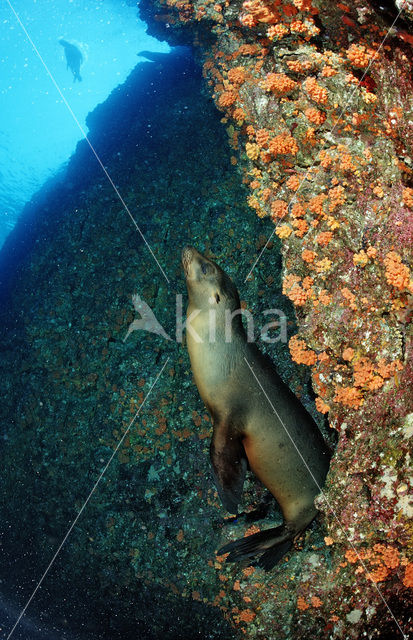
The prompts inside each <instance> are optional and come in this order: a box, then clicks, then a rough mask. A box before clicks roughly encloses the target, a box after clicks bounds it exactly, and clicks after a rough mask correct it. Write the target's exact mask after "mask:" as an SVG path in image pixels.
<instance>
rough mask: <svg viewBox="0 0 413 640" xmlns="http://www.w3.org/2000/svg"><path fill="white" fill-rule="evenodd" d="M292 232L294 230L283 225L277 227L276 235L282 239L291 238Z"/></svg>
mask: <svg viewBox="0 0 413 640" xmlns="http://www.w3.org/2000/svg"><path fill="white" fill-rule="evenodd" d="M292 232H293V230H292V229H291V227H290V226H289V225H288V224H282V225H281V226H279V227H277V229H276V230H275V233H276V234H277V236H278V237H279V238H281V239H284V238H289V236H290V235H291V234H292Z"/></svg>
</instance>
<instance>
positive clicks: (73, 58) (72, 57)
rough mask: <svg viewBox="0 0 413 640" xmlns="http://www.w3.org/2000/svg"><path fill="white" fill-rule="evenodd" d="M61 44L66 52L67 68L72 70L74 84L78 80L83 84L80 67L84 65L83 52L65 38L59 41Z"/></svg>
mask: <svg viewBox="0 0 413 640" xmlns="http://www.w3.org/2000/svg"><path fill="white" fill-rule="evenodd" d="M59 44H61V45H62V47H63V48H64V50H65V56H66V68H67V69H70V71H71V72H72V73H73V82H76V80H78V81H79V82H81V81H82V78H81V76H80V67H81V65H82V63H83V55H82V52H81V51H80V49H79V48H78V47H76V45H74V44H71V43H70V42H68V41H67V40H63V38H61V39H60V40H59Z"/></svg>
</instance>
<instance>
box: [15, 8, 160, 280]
mask: <svg viewBox="0 0 413 640" xmlns="http://www.w3.org/2000/svg"><path fill="white" fill-rule="evenodd" d="M6 2H7V4H8V5H9V7H10V9H11V11H12V12H13V13H14V15H15V17H16V20H17V22H18V23H19V25H20V26H21V28H22V30H23V32H24V34H25V35H26V38H27V39H28V41H29V42H30V44H31V46H32V47H33V50H34V51H35V53H36V54H37V56H38V58H39V60H40V62H41V63H42V65H43V67H44V68H45V70H46V72H47V75H48V76H49V77H50V79H51V81H52V82H53V84H54V86H55V87H56V90H57V92H58V93H59V95H60V97H61V98H62V100H63V102H64V104H65V105H66V107H67V109H68V111H69V113H70V115H71V116H72V118H73V120H74V121H75V123H76V124H77V126H78V128H79V130H80V132H81V134H82V136H83V137H84V139H85V140H86V142H87V143H88V145H89V147H90V149H91V151H92V153H93V155H94V156H95V158H96V160H97V161H98V163H99V165H100V167H101V169H102V171H103V173H104V174H105V176H106V178H107V179H108V181H109V182H110V184H111V186H112V188H113V190H114V191H115V193H116V195H117V197H118V198H119V200H120V202H121V204H122V206H123V208H124V209H125V211H126V213H127V214H128V216H129V217H130V219H131V220H132V222H133V224H134V225H135V228H136V230H137V231H138V232H139V234H140V236H141V238H142V240H143V241H144V243H145V244H146V246H147V248H148V250H149V252H150V254H151V256H152V258H153V259H154V260H155V262H156V264H157V265H158V267H159V270H160V271H161V273H162V275H163V277H164V278H165V280H166V281H167V283H168V284H169V279H168V276H167V275H166V273H165V271H164V270H163V269H162V267H161V265H160V264H159V262H158V259H157V258H156V256H155V254H154V252H153V251H152V248H151V246H150V244H149V243H148V241H147V240H146V238H145V236H144V235H143V233H142V231H141V229H140V227H139V225H138V223H137V222H136V220H135V218H134V217H133V215H132V214H131V212H130V210H129V207H128V205H127V204H126V202H125V201H124V199H123V198H122V196H121V194H120V193H119V189H118V188H117V186H116V185H115V183H114V182H113V180H112V178H111V177H110V175H109V173H108V171H107V169H106V167H105V166H104V164H103V162H102V160H101V159H100V157H99V155H98V154H97V152H96V149H95V148H94V146H93V145H92V143H91V141H90V140H89V138H88V136H87V133H86V131H85V130H84V129H83V127H82V125H81V124H80V122H79V120H78V119H77V117H76V115H75V114H74V112H73V110H72V108H71V106H70V105H69V103H68V101H67V100H66V98H65V96H64V95H63V93H62V91H61V89H60V87H59V85H58V84H57V82H56V80H55V79H54V77H53V75H52V73H51V71H50V70H49V68H48V66H47V64H46V63H45V61H44V60H43V58H42V56H41V54H40V51H39V50H38V49H37V47H36V45H35V44H34V42H33V40H32V39H31V37H30V35H29V34H28V32H27V29H26V27H25V26H24V24H23V22H22V21H21V19H20V16H19V15H18V13H17V12H16V11H15V9H14V7H13V6H12V4H11V3H10V0H6Z"/></svg>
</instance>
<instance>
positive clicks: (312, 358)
mask: <svg viewBox="0 0 413 640" xmlns="http://www.w3.org/2000/svg"><path fill="white" fill-rule="evenodd" d="M288 346H289V349H290V353H291V357H292V359H293V360H294V362H297V364H306V365H309V366H311V365H313V364H315V363H316V361H317V356H316V354H315V352H314V351H312V350H311V349H307V345H306V344H305V342H304V340H300V339H299V338H298V336H292V338H290V341H289V343H288Z"/></svg>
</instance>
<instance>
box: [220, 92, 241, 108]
mask: <svg viewBox="0 0 413 640" xmlns="http://www.w3.org/2000/svg"><path fill="white" fill-rule="evenodd" d="M237 97H238V96H237V94H236V93H235V91H224V93H221V95H220V96H219V98H218V106H219V107H230V106H231V105H232V104H234V102H236V100H237Z"/></svg>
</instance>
